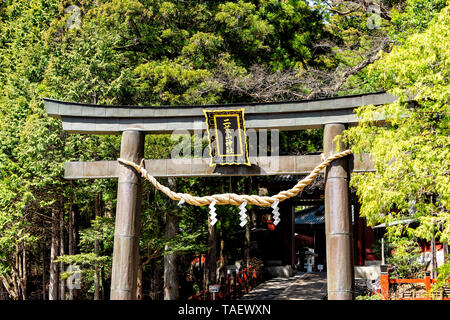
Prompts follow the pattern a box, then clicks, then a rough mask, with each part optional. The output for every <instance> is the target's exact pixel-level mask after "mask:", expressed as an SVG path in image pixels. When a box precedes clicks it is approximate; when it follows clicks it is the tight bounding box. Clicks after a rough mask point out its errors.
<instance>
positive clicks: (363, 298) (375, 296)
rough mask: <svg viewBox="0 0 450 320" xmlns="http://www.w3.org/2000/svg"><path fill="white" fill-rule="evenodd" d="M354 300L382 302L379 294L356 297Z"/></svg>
mask: <svg viewBox="0 0 450 320" xmlns="http://www.w3.org/2000/svg"><path fill="white" fill-rule="evenodd" d="M356 300H383V296H382V295H381V293H376V294H368V295H365V296H357V297H356Z"/></svg>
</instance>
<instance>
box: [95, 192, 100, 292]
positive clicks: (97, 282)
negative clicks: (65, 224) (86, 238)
mask: <svg viewBox="0 0 450 320" xmlns="http://www.w3.org/2000/svg"><path fill="white" fill-rule="evenodd" d="M98 216H100V194H99V193H97V194H96V195H95V204H94V219H96V218H97V217H98ZM97 232H98V230H95V240H94V253H95V255H96V256H98V255H99V249H100V242H99V239H98V235H97ZM94 300H100V272H99V267H98V263H95V274H94Z"/></svg>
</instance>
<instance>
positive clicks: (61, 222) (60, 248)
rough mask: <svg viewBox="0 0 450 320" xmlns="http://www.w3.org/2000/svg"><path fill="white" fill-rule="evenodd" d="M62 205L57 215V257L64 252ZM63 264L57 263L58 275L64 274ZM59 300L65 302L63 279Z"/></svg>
mask: <svg viewBox="0 0 450 320" xmlns="http://www.w3.org/2000/svg"><path fill="white" fill-rule="evenodd" d="M64 234H65V233H64V205H62V206H61V211H60V213H59V255H60V256H63V255H64V254H65V252H64ZM64 271H65V270H64V262H60V263H59V274H60V275H61V274H62V273H63V272H64ZM59 299H60V300H66V283H65V281H64V279H60V280H59Z"/></svg>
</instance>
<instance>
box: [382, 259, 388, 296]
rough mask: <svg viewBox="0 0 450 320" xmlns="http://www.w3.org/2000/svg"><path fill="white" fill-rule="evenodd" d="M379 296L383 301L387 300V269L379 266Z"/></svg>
mask: <svg viewBox="0 0 450 320" xmlns="http://www.w3.org/2000/svg"><path fill="white" fill-rule="evenodd" d="M380 282H381V295H382V296H383V299H384V300H389V269H388V267H387V266H384V265H382V266H381V276H380Z"/></svg>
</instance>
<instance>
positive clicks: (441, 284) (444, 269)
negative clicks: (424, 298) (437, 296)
mask: <svg viewBox="0 0 450 320" xmlns="http://www.w3.org/2000/svg"><path fill="white" fill-rule="evenodd" d="M447 259H448V257H447ZM449 280H450V261H448V260H447V263H445V264H443V265H442V266H440V267H439V268H438V277H437V283H434V284H432V286H431V292H432V293H436V292H442V291H443V290H444V288H445V287H448V281H449Z"/></svg>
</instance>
